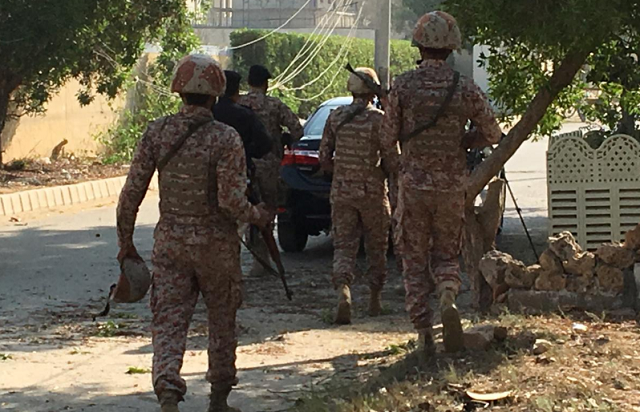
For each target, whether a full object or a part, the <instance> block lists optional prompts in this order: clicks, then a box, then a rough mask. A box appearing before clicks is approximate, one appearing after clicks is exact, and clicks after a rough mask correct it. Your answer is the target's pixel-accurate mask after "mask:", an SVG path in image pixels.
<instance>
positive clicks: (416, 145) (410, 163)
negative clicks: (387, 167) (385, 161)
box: [382, 60, 502, 191]
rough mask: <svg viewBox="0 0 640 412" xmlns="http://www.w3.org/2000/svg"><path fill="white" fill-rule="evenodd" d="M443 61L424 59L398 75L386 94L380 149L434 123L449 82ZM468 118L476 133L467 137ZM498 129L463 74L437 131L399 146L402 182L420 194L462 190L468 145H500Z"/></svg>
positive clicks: (486, 105) (479, 93) (482, 98)
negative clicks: (400, 147) (431, 121)
mask: <svg viewBox="0 0 640 412" xmlns="http://www.w3.org/2000/svg"><path fill="white" fill-rule="evenodd" d="M453 77H454V72H453V69H451V67H450V66H449V65H448V64H447V63H446V62H444V61H437V60H425V61H424V62H423V63H422V64H421V65H420V67H419V68H418V69H416V70H412V71H410V72H407V73H405V74H403V75H401V76H399V77H398V78H397V79H396V80H395V81H394V84H393V87H392V90H391V93H390V94H389V102H388V104H387V107H386V114H385V120H384V123H383V126H382V128H383V132H382V135H383V138H382V147H383V148H387V149H389V148H391V147H395V146H396V145H397V144H398V142H399V140H400V139H401V137H402V136H404V135H408V134H410V133H412V132H413V131H414V130H416V129H418V128H419V127H420V126H422V125H424V124H426V123H428V122H429V121H430V120H432V119H433V118H434V116H435V114H436V112H437V111H438V109H439V107H440V106H441V105H442V103H443V102H444V100H445V98H446V95H447V92H448V89H449V87H450V85H451V83H452V82H453ZM469 120H471V121H472V122H473V123H474V125H475V127H476V130H475V131H474V132H472V133H469V134H467V132H466V131H465V130H466V129H465V128H466V126H467V122H468V121H469ZM501 136H502V131H501V130H500V126H499V125H498V123H497V121H496V118H495V115H494V113H493V109H492V108H491V106H490V105H489V102H488V100H487V98H486V96H485V95H484V94H483V93H482V91H481V90H480V88H479V87H478V86H477V85H476V84H475V83H474V82H473V80H471V79H468V78H466V77H464V76H461V77H460V81H459V83H458V86H457V88H456V90H455V92H454V94H453V98H452V100H451V103H450V105H449V107H448V108H447V110H446V111H445V112H444V114H443V115H442V117H440V119H439V120H438V123H437V125H436V126H435V127H432V128H431V129H429V130H427V131H424V132H423V133H421V134H419V135H417V136H416V137H414V138H412V139H411V140H409V141H408V142H407V143H405V144H403V147H402V155H401V157H400V164H399V165H393V167H394V168H395V167H399V169H400V179H401V181H402V182H404V184H406V185H408V186H409V187H413V188H415V189H419V190H440V191H460V190H464V188H465V187H466V182H467V176H468V171H467V164H466V147H465V146H466V145H469V144H473V145H474V146H482V145H483V144H484V145H490V144H495V143H498V142H499V140H500V137H501Z"/></svg>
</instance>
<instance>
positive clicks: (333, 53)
mask: <svg viewBox="0 0 640 412" xmlns="http://www.w3.org/2000/svg"><path fill="white" fill-rule="evenodd" d="M264 34H265V32H264V31H260V30H237V31H234V32H233V33H231V45H232V46H237V45H240V44H244V43H247V42H250V41H252V40H255V39H257V38H259V37H260V36H262V35H264ZM307 41H309V42H310V43H309V44H310V45H312V47H311V48H312V49H315V47H316V46H317V45H318V44H319V43H320V42H321V41H324V39H323V37H321V36H313V35H310V34H294V33H288V34H284V33H276V34H274V35H272V36H270V37H268V38H267V39H265V40H264V41H261V42H258V43H256V44H253V45H251V46H248V47H244V48H241V49H238V50H235V51H234V54H233V65H234V68H235V70H237V71H238V72H239V73H240V74H241V75H242V76H243V78H246V76H247V74H248V72H249V67H251V66H252V65H254V64H263V65H267V66H268V67H269V70H270V71H271V73H272V74H273V75H274V76H278V75H279V74H280V73H282V72H283V71H284V70H285V69H286V68H287V67H288V66H289V65H290V63H291V62H292V61H293V60H294V59H295V58H296V55H297V54H298V52H300V50H301V49H302V48H303V47H304V45H305V43H307ZM347 42H350V43H347ZM343 47H344V49H343ZM307 48H309V46H307ZM341 51H342V53H341ZM373 56H374V44H373V41H371V40H365V39H348V38H347V37H343V36H331V37H329V38H328V39H327V41H326V43H324V46H323V47H322V49H321V50H320V51H319V52H318V54H317V55H316V56H315V58H314V59H313V61H312V62H311V64H309V65H308V66H307V67H306V68H305V69H304V70H303V71H302V72H301V73H300V74H299V75H298V76H296V77H295V78H294V79H293V80H292V81H290V82H288V83H286V84H285V85H284V86H285V87H284V88H279V89H277V90H274V91H273V95H274V96H277V97H279V98H281V99H282V100H283V101H284V102H285V103H287V104H288V105H289V106H290V107H291V108H292V109H293V110H294V111H297V112H298V114H299V115H301V116H303V117H304V116H307V115H309V114H310V113H311V112H313V110H314V109H315V108H316V107H317V106H318V105H319V104H320V103H322V102H323V101H325V100H327V99H330V98H332V97H337V96H345V95H347V94H348V93H347V90H346V82H347V78H348V72H347V71H346V70H344V69H343V67H344V66H345V64H346V63H347V62H350V63H351V64H352V65H353V66H354V67H357V66H368V67H373ZM418 57H419V56H418V53H417V51H416V50H415V49H414V48H412V47H411V44H410V43H409V42H407V41H404V40H396V41H392V43H391V76H395V75H399V74H401V73H403V72H405V71H407V70H409V69H412V68H413V67H415V62H416V60H417V59H418ZM303 61H305V59H300V60H299V61H297V62H296V63H295V64H294V67H298V66H299V65H301V64H303ZM325 71H326V72H325ZM323 73H324V75H323ZM318 77H320V78H319V80H318V81H315V82H314V83H312V82H313V81H314V80H315V79H316V78H318ZM311 83H312V84H311ZM297 89H299V90H297Z"/></svg>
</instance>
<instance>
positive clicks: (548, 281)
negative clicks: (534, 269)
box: [535, 270, 567, 291]
mask: <svg viewBox="0 0 640 412" xmlns="http://www.w3.org/2000/svg"><path fill="white" fill-rule="evenodd" d="M535 283H536V284H535V287H536V289H537V290H551V291H560V290H563V289H565V288H566V287H567V278H566V277H565V276H564V274H557V273H551V272H548V271H546V270H543V271H542V272H541V273H540V274H539V275H538V277H537V278H536V282H535Z"/></svg>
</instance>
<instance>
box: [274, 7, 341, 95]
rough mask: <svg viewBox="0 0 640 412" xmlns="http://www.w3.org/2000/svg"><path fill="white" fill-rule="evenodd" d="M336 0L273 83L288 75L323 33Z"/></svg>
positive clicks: (277, 82)
mask: <svg viewBox="0 0 640 412" xmlns="http://www.w3.org/2000/svg"><path fill="white" fill-rule="evenodd" d="M337 2H338V0H333V2H332V3H331V4H330V5H329V8H328V9H329V11H328V12H327V13H326V14H324V15H323V16H322V18H321V19H320V21H319V22H318V24H316V26H315V27H314V29H313V32H311V35H310V36H309V37H307V40H306V41H305V43H304V44H303V45H302V48H301V49H300V50H299V51H298V53H296V55H295V57H294V58H293V60H292V61H291V62H290V63H289V65H288V66H287V67H286V68H285V69H284V70H283V71H282V72H281V73H280V74H279V75H278V76H276V77H275V79H273V83H274V84H276V85H277V84H279V83H280V81H281V80H282V79H284V78H285V76H287V75H288V73H289V70H290V69H291V68H292V67H293V66H294V65H295V64H296V63H297V62H298V60H300V59H301V58H302V57H303V56H304V55H305V54H306V53H307V51H308V50H310V49H311V47H312V44H313V43H314V41H315V40H316V39H317V38H318V37H320V36H322V35H323V33H324V31H325V28H326V27H327V23H328V21H329V19H330V18H331V16H332V14H331V13H332V8H333V6H334V5H335V4H336V3H337ZM334 10H336V11H337V8H335V9H334ZM320 26H322V29H320ZM318 29H320V32H319V33H318Z"/></svg>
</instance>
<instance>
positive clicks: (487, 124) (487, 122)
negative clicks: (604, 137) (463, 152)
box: [463, 80, 502, 148]
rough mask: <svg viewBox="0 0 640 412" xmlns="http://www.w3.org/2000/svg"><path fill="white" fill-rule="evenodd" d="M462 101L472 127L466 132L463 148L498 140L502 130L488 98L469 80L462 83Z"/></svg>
mask: <svg viewBox="0 0 640 412" xmlns="http://www.w3.org/2000/svg"><path fill="white" fill-rule="evenodd" d="M463 98H464V103H465V105H466V106H467V109H468V111H469V119H470V120H471V121H472V122H473V125H474V127H473V128H472V129H471V130H470V131H469V132H467V133H466V135H465V137H464V140H463V146H464V147H465V148H483V147H487V146H490V145H493V144H497V143H499V142H500V138H501V137H502V130H501V129H500V125H499V124H498V121H497V120H496V116H495V113H494V112H493V108H492V107H491V105H490V104H489V100H488V99H487V97H486V96H485V94H484V93H483V92H482V90H480V88H479V87H478V86H477V85H476V84H475V83H474V82H473V81H472V80H469V81H468V82H465V84H463Z"/></svg>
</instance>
